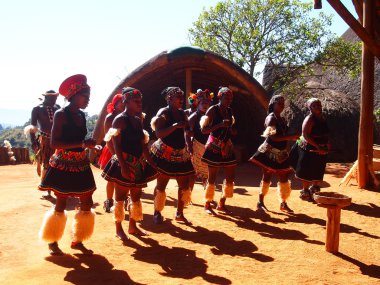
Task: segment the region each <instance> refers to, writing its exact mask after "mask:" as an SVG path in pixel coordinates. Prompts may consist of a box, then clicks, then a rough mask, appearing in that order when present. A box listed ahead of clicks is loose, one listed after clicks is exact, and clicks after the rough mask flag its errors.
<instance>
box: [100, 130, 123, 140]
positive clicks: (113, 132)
mask: <svg viewBox="0 0 380 285" xmlns="http://www.w3.org/2000/svg"><path fill="white" fill-rule="evenodd" d="M119 134H120V129H115V128H110V129H109V130H108V132H107V133H106V135H105V136H104V141H105V142H109V141H110V140H111V139H112V137H116V136H118V135H119Z"/></svg>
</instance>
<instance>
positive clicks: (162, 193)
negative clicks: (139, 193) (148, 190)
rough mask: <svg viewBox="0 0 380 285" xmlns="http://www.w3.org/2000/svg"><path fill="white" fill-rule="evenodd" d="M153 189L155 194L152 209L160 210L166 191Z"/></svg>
mask: <svg viewBox="0 0 380 285" xmlns="http://www.w3.org/2000/svg"><path fill="white" fill-rule="evenodd" d="M154 191H155V192H156V196H155V197H154V210H155V211H159V212H161V211H162V210H163V209H164V207H165V202H166V192H165V191H159V190H158V189H157V188H156V189H155V190H154Z"/></svg>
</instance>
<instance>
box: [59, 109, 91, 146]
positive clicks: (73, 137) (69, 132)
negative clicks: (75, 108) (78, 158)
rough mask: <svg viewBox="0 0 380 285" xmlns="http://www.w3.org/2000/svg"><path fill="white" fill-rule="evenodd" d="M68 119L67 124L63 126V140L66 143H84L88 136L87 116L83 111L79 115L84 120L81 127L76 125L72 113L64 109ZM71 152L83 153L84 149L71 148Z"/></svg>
mask: <svg viewBox="0 0 380 285" xmlns="http://www.w3.org/2000/svg"><path fill="white" fill-rule="evenodd" d="M63 110H64V112H65V114H66V118H67V124H66V125H63V126H62V140H63V141H64V142H66V143H77V142H80V141H83V140H84V139H85V137H86V135H87V127H86V116H85V115H84V113H83V112H82V111H79V112H78V113H79V115H80V116H81V117H82V119H83V123H82V124H80V125H79V126H78V125H77V124H76V123H75V121H74V119H73V117H72V113H71V112H70V111H69V109H68V108H64V109H63ZM67 150H69V151H74V152H81V151H83V148H81V147H77V148H70V149H67Z"/></svg>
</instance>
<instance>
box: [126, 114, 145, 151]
mask: <svg viewBox="0 0 380 285" xmlns="http://www.w3.org/2000/svg"><path fill="white" fill-rule="evenodd" d="M122 117H123V118H124V120H125V124H126V128H125V129H124V130H122V131H121V149H122V151H123V152H126V153H128V154H130V155H133V156H135V157H140V156H141V155H142V152H143V149H142V141H143V139H144V132H143V128H142V125H141V123H140V122H141V120H140V118H139V117H136V116H133V117H129V116H128V115H127V114H125V113H123V115H122ZM134 120H136V123H135V124H133V123H132V122H133V121H134Z"/></svg>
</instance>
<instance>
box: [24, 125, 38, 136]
mask: <svg viewBox="0 0 380 285" xmlns="http://www.w3.org/2000/svg"><path fill="white" fill-rule="evenodd" d="M37 132H38V128H37V127H36V126H33V125H29V126H26V127H25V128H24V134H25V136H26V137H28V135H30V134H35V133H37Z"/></svg>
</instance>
